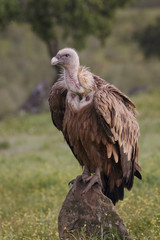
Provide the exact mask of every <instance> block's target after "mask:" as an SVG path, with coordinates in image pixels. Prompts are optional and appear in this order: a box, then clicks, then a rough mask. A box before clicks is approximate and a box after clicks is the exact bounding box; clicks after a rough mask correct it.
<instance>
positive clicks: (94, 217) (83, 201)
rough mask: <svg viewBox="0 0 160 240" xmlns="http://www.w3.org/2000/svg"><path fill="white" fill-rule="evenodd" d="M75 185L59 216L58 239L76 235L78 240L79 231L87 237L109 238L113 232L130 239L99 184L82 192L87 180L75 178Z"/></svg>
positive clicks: (69, 239)
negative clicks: (84, 181)
mask: <svg viewBox="0 0 160 240" xmlns="http://www.w3.org/2000/svg"><path fill="white" fill-rule="evenodd" d="M74 184H76V187H75V192H73V191H72V190H73V186H72V188H71V189H70V191H69V193H68V195H67V197H66V199H65V201H64V203H63V205H62V209H61V211H60V214H59V217H58V230H59V237H60V239H68V240H74V239H75V237H76V238H77V240H78V239H81V238H80V236H81V232H83V234H85V236H87V237H90V238H89V239H92V238H91V237H93V238H94V239H97V240H100V239H103V238H104V239H105V240H107V239H112V237H111V234H112V233H113V232H114V233H116V234H118V236H119V237H120V239H123V240H124V239H125V240H126V239H131V238H130V236H129V234H128V232H127V230H126V228H125V226H124V223H123V220H122V219H121V218H120V216H119V215H118V213H117V212H116V210H115V208H114V205H113V203H112V201H111V200H110V199H108V198H107V197H106V196H105V195H104V194H103V193H102V192H101V188H100V186H99V185H98V184H95V185H94V186H92V188H91V189H90V190H89V191H88V192H87V193H85V194H83V193H82V192H83V190H84V189H85V187H86V185H87V184H86V183H83V182H82V181H79V177H77V179H76V180H75V183H74ZM82 229H83V230H82ZM107 234H108V235H107ZM73 235H74V237H73ZM106 236H108V237H107V238H106ZM115 236H116V235H115ZM95 237H96V238H95ZM113 239H119V238H116V237H115V238H113Z"/></svg>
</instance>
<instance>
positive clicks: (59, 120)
mask: <svg viewBox="0 0 160 240" xmlns="http://www.w3.org/2000/svg"><path fill="white" fill-rule="evenodd" d="M66 94H67V89H66V85H65V82H64V81H58V82H56V83H55V84H54V85H53V87H52V88H51V91H50V94H49V98H48V101H49V106H50V111H51V116H52V121H53V123H54V125H55V126H56V127H57V128H58V129H59V130H61V131H62V129H63V118H64V112H65V100H66Z"/></svg>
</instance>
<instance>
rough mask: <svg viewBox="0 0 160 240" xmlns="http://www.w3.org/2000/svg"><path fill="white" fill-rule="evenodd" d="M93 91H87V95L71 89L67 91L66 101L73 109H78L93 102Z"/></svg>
mask: <svg viewBox="0 0 160 240" xmlns="http://www.w3.org/2000/svg"><path fill="white" fill-rule="evenodd" d="M94 93H95V91H92V92H90V93H88V94H87V95H82V96H80V95H78V94H76V93H73V92H71V91H68V93H67V103H68V104H69V106H70V107H71V108H72V110H73V111H79V110H80V109H82V108H83V107H85V106H87V105H89V104H91V103H92V102H93V96H94Z"/></svg>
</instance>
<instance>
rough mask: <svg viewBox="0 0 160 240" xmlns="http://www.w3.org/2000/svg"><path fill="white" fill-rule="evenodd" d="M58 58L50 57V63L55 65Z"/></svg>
mask: <svg viewBox="0 0 160 240" xmlns="http://www.w3.org/2000/svg"><path fill="white" fill-rule="evenodd" d="M58 60H59V59H58V58H57V57H53V58H52V59H51V65H56V64H57V63H58Z"/></svg>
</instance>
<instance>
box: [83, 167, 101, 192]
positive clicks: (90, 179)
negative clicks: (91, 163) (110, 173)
mask: <svg viewBox="0 0 160 240" xmlns="http://www.w3.org/2000/svg"><path fill="white" fill-rule="evenodd" d="M82 180H83V182H86V183H88V185H87V187H86V188H85V189H84V191H83V192H82V193H83V194H84V193H86V192H88V191H89V190H90V189H91V187H92V186H93V185H94V184H95V183H98V184H99V185H100V187H101V189H103V184H102V180H101V174H100V170H99V168H97V169H96V172H95V174H93V175H91V173H90V172H89V170H88V168H86V167H85V169H84V172H83V174H82Z"/></svg>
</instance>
